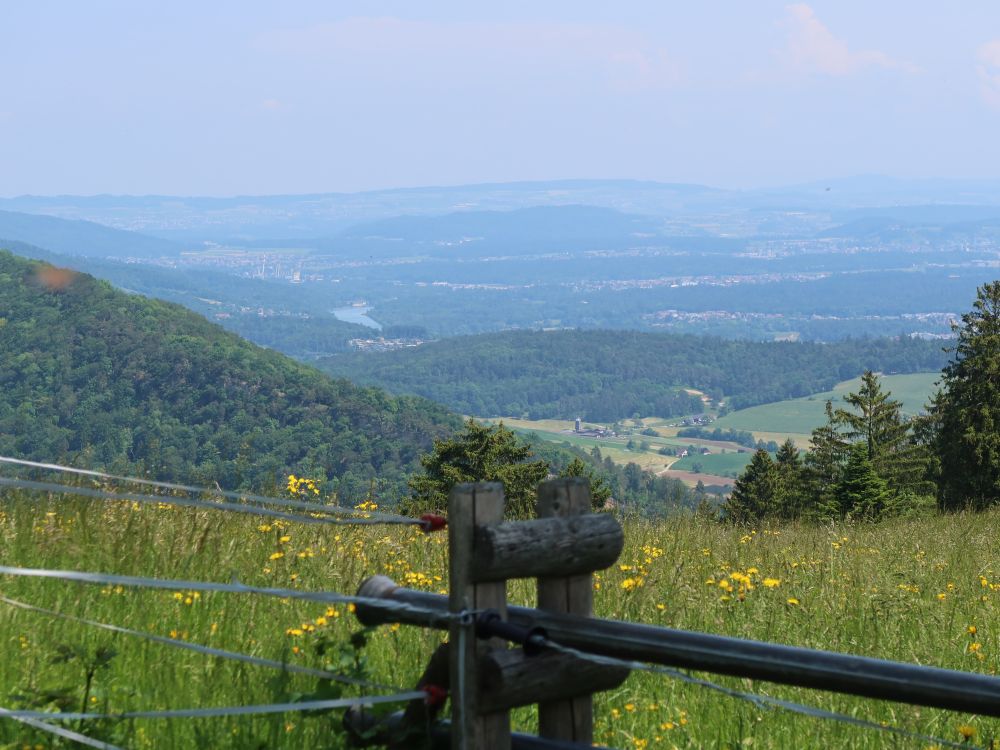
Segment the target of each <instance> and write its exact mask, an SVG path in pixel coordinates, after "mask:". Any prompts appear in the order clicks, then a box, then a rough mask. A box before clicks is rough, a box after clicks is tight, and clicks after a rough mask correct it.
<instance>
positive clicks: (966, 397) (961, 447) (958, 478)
mask: <svg viewBox="0 0 1000 750" xmlns="http://www.w3.org/2000/svg"><path fill="white" fill-rule="evenodd" d="M955 328H956V331H957V333H958V343H957V345H956V347H955V349H954V357H953V359H952V361H951V362H950V363H949V364H948V365H947V366H946V367H945V369H944V373H943V376H942V391H941V393H940V395H939V396H938V398H937V399H936V400H935V402H934V403H933V405H932V407H931V409H932V413H931V418H932V420H933V421H934V423H935V424H936V427H937V433H936V435H935V436H934V440H933V446H934V449H935V453H936V454H937V456H938V458H939V461H940V470H939V471H940V473H939V477H938V502H939V505H940V507H942V508H943V509H946V510H953V509H958V508H964V507H969V508H973V509H981V508H985V507H988V506H990V505H996V504H997V503H998V502H1000V281H993V282H990V283H988V284H985V285H983V286H982V287H980V288H979V289H978V290H977V292H976V301H975V303H973V307H972V310H971V311H970V312H968V313H965V314H964V315H963V316H962V323H961V325H957V326H956V327H955Z"/></svg>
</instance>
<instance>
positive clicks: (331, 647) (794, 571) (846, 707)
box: [0, 491, 1000, 750]
mask: <svg viewBox="0 0 1000 750" xmlns="http://www.w3.org/2000/svg"><path fill="white" fill-rule="evenodd" d="M3 497H4V504H3V512H2V514H0V564H2V565H5V566H21V567H32V568H51V569H65V570H81V571H101V572H106V573H120V574H129V575H142V576H150V577H155V578H173V579H185V580H198V581H210V580H211V581H222V582H227V583H228V582H230V581H231V580H233V579H236V580H238V581H240V582H242V583H245V584H249V585H255V586H270V587H276V588H280V587H287V588H290V589H295V590H297V591H302V592H304V591H332V592H342V593H353V592H354V591H355V590H356V588H357V586H358V584H359V583H360V582H361V581H362V580H363V579H364V578H365V577H366V576H368V575H371V574H376V573H378V574H385V575H388V576H390V577H392V578H394V579H395V580H397V581H399V582H401V583H403V584H404V585H407V586H410V587H413V588H418V589H423V590H428V591H435V592H444V591H446V590H447V587H448V581H447V574H446V570H447V560H446V555H447V536H446V533H447V532H439V533H434V534H430V535H425V534H423V533H421V532H419V531H415V530H413V529H412V527H399V526H389V527H380V526H365V527H344V526H328V525H319V524H307V525H306V524H301V523H294V522H285V521H280V520H273V519H271V520H269V519H261V518H256V517H250V516H245V515H234V514H224V513H222V512H221V511H217V510H202V509H187V508H174V507H172V506H168V505H161V506H137V505H132V504H130V503H121V502H113V503H108V502H107V501H87V500H82V499H63V500H56V499H55V498H54V497H52V496H49V495H26V494H15V493H12V492H9V491H4V493H3ZM623 523H624V526H625V533H626V546H625V550H624V552H623V554H622V556H621V558H620V559H619V561H618V564H616V565H615V566H613V567H611V568H610V569H608V570H606V571H603V572H601V573H600V574H599V575H598V576H597V577H596V579H595V584H594V585H595V589H596V590H595V607H596V614H597V616H599V617H605V618H616V619H623V620H629V621H633V622H645V623H652V624H656V625H663V626H669V627H674V628H685V629H690V630H695V631H702V632H710V633H720V634H724V635H729V636H735V637H740V638H750V639H760V640H769V641H774V642H779V643H788V644H794V645H799V646H807V647H814V648H824V649H831V650H837V651H844V652H850V653H856V654H863V655H866V656H876V657H884V658H887V659H896V660H900V661H905V662H912V663H921V664H928V665H936V666H941V667H948V668H952V669H961V670H968V671H975V672H981V673H986V674H995V673H996V671H997V668H998V667H1000V626H998V625H997V623H998V622H1000V563H998V561H1000V513H997V512H990V513H985V514H981V515H951V516H934V517H929V518H924V519H920V520H894V521H890V522H886V523H883V524H881V525H877V526H873V525H832V526H822V527H818V526H806V525H789V526H782V527H774V528H765V527H761V528H756V529H746V528H731V527H725V526H720V525H717V524H714V523H712V522H709V521H705V520H700V519H697V518H694V517H687V516H678V517H674V518H672V519H669V520H667V521H663V522H657V523H652V522H647V521H643V520H638V519H624V520H623ZM0 590H2V595H3V596H4V597H6V598H8V601H4V602H0V633H2V637H0V684H3V685H4V686H5V692H4V696H3V703H2V705H3V706H4V707H5V708H28V707H31V708H44V709H46V710H50V711H77V710H79V709H80V708H81V707H87V708H89V709H91V710H95V711H101V712H121V711H129V710H139V709H168V708H187V707H195V706H197V707H212V706H227V705H249V704H262V703H269V702H284V701H292V700H297V699H302V698H306V697H310V696H313V695H315V694H317V692H319V694H322V695H325V696H330V695H332V694H334V692H333V690H332V688H337V686H336V685H332V686H331V685H327V687H326V688H323V687H322V686H320V685H318V683H317V679H316V678H314V677H309V676H303V675H297V674H289V673H285V672H282V671H280V670H276V669H269V668H266V667H262V666H256V665H251V664H246V663H241V662H237V661H232V660H227V659H223V658H218V657H215V656H207V655H204V654H199V653H193V652H191V651H185V650H182V649H180V648H171V647H170V646H168V645H163V644H159V643H149V642H147V641H143V640H139V639H137V638H134V637H131V636H128V635H124V634H116V633H109V632H107V631H104V630H100V629H97V628H94V627H92V626H88V625H83V624H80V623H77V622H71V621H67V620H64V619H58V618H56V617H54V616H51V615H49V614H44V613H39V612H36V611H29V610H25V609H21V608H17V607H15V606H12V605H11V604H10V603H9V601H10V600H16V601H20V602H26V603H30V604H32V605H37V606H39V607H45V608H49V609H51V610H54V611H57V612H61V613H65V614H68V615H75V616H79V617H86V618H90V619H92V620H95V621H100V622H104V623H113V624H116V625H121V626H126V627H129V628H134V629H136V630H141V631H145V632H147V633H153V634H156V635H158V636H162V637H164V638H167V639H169V640H170V641H171V642H179V643H186V644H204V645H207V646H212V647H215V648H222V649H229V650H231V651H235V652H241V653H243V654H250V655H253V656H257V657H266V658H269V659H274V660H279V661H285V662H288V663H292V664H296V665H299V666H309V667H315V668H324V669H330V670H333V671H337V672H343V673H347V674H350V675H351V676H354V677H361V678H363V679H367V680H370V681H372V682H375V683H379V684H380V685H382V686H384V687H382V688H375V687H370V686H365V687H354V686H346V687H342V688H340V689H342V690H343V694H344V695H347V696H350V695H360V694H370V693H379V692H381V693H386V694H388V693H392V692H395V690H397V689H400V688H409V687H411V686H412V685H413V684H414V682H415V680H416V679H417V677H418V675H419V673H420V672H421V670H422V668H423V666H424V665H425V663H426V661H427V659H428V658H429V657H430V654H431V652H432V651H433V649H434V648H435V647H436V645H437V644H439V643H440V642H441V641H442V635H441V634H440V633H438V632H432V631H429V630H422V629H418V628H414V627H409V626H402V627H391V626H386V627H382V628H379V629H377V630H374V631H370V633H369V634H368V637H367V645H364V646H363V647H362V646H360V642H359V641H358V640H357V639H355V644H356V645H357V648H356V647H355V646H352V645H351V641H350V638H351V634H352V633H355V632H357V631H358V630H359V626H358V624H357V622H356V621H355V620H354V618H353V616H352V614H351V612H350V607H348V606H342V605H341V604H319V603H308V602H303V601H298V600H295V599H293V598H281V597H278V596H273V597H264V596H253V595H249V594H231V593H210V592H205V593H201V594H198V593H197V592H193V591H187V590H181V591H166V590H152V589H145V588H142V589H140V588H135V589H133V588H127V587H122V586H116V585H88V584H82V583H69V582H63V581H59V580H53V579H39V578H24V577H16V576H10V575H2V576H0ZM532 592H533V584H532V583H531V582H528V581H523V582H516V583H513V584H511V585H510V586H509V591H508V593H509V597H510V599H511V601H513V602H515V603H518V604H525V605H530V604H531V603H532V602H533V593H532ZM698 676H699V677H706V678H709V679H712V680H713V681H715V682H717V683H718V684H721V685H723V686H726V687H729V688H735V689H737V690H740V691H749V692H754V693H764V694H767V695H770V696H774V697H778V698H783V699H788V700H793V701H798V702H801V703H805V704H809V705H811V706H816V707H819V708H822V709H826V710H832V711H837V712H842V713H847V714H849V715H851V716H855V717H858V718H862V719H867V720H871V721H874V722H876V723H878V722H885V723H887V724H890V725H893V726H897V727H902V728H904V729H906V730H910V731H915V732H920V733H923V734H931V735H935V736H938V737H941V738H944V739H946V740H950V741H953V742H961V741H962V740H963V737H968V738H969V746H970V747H971V746H988V745H989V744H990V742H991V741H992V740H993V739H994V738H997V737H1000V722H998V721H995V720H986V719H983V718H980V717H976V716H969V715H963V714H960V713H951V712H944V711H937V710H929V709H917V708H911V707H909V706H906V705H901V704H895V703H888V702H880V701H873V700H863V699H854V698H848V697H843V696H835V695H832V694H827V693H823V692H818V691H811V690H805V689H795V688H783V687H779V686H776V685H772V684H767V683H761V682H751V681H749V680H739V679H729V678H715V677H711V676H710V675H703V674H699V675H698ZM318 688H319V690H318ZM324 691H325V692H324ZM595 713H596V737H595V739H596V741H597V742H598V743H600V744H603V745H606V746H610V747H616V748H629V749H630V750H636V749H641V748H661V747H662V748H694V747H731V748H736V747H741V748H745V747H751V746H752V747H755V748H796V749H797V748H802V747H852V748H899V747H928V746H932V745H933V742H932V741H931V740H926V741H924V740H920V741H917V740H913V739H912V738H902V739H901V738H898V737H894V736H892V735H889V734H887V733H884V732H879V731H873V730H871V729H864V728H859V727H854V726H848V725H845V724H841V723H835V722H832V721H829V720H821V719H817V718H811V717H805V716H800V715H797V714H793V713H789V712H787V711H785V710H781V709H764V708H760V707H758V706H756V705H754V704H751V703H749V702H746V701H743V700H738V699H736V698H733V697H730V696H727V695H724V694H722V693H720V692H717V691H713V690H711V689H707V688H705V687H703V686H700V685H693V684H689V683H685V682H682V681H679V680H676V679H672V678H669V677H667V676H664V675H657V674H648V673H634V674H633V675H632V676H631V677H630V678H629V679H628V680H627V681H626V682H625V683H624V685H622V686H621V687H620V688H618V689H616V690H613V691H611V692H608V693H605V694H601V695H599V696H598V697H597V699H596V704H595ZM340 718H341V714H340V712H339V711H334V712H329V713H313V714H302V713H284V714H275V715H270V716H256V717H253V716H243V717H223V718H211V719H205V718H196V719H155V720H153V719H134V720H129V721H103V722H88V721H84V722H73V723H72V724H71V725H70V726H71V728H72V729H74V730H77V731H83V732H85V733H87V734H89V735H91V736H93V737H97V738H100V739H104V740H106V741H109V742H114V743H116V744H119V745H122V746H125V747H129V748H189V747H211V748H233V749H235V748H248V747H254V748H259V747H267V748H303V747H315V748H340V747H343V746H344V744H343V739H342V737H341V736H340V735H339V729H338V727H339V725H340ZM532 722H533V715H532V712H531V711H530V710H521V711H518V712H516V714H515V725H516V728H517V729H519V730H522V731H534V726H533V723H532ZM54 742H55V744H54ZM59 742H60V741H58V740H56V741H54V740H53V738H52V736H51V735H47V734H43V733H41V732H39V731H36V730H34V729H31V728H27V727H25V726H23V725H20V724H16V723H14V722H13V721H11V720H4V721H2V722H0V745H2V746H4V747H15V748H20V747H24V746H28V747H36V746H41V747H45V748H49V747H62V746H64V745H61V744H59Z"/></svg>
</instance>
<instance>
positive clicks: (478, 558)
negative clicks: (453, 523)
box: [472, 513, 625, 582]
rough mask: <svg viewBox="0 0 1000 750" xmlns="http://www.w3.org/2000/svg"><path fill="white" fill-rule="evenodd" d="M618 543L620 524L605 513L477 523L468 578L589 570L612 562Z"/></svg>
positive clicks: (500, 578)
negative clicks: (493, 523) (470, 574)
mask: <svg viewBox="0 0 1000 750" xmlns="http://www.w3.org/2000/svg"><path fill="white" fill-rule="evenodd" d="M624 544H625V533H624V532H623V531H622V527H621V524H619V523H618V520H617V519H616V518H615V517H614V516H612V515H611V514H610V513H595V514H591V515H586V516H573V517H569V518H539V519H537V520H534V521H508V522H506V523H499V524H495V525H493V526H479V527H476V531H475V541H474V543H473V558H472V577H473V578H474V580H476V581H478V582H484V581H504V580H507V579H510V578H535V577H561V576H572V575H579V574H582V573H592V572H593V571H595V570H603V569H604V568H607V567H608V566H609V565H612V564H613V563H614V562H615V560H617V559H618V555H620V554H621V551H622V547H623V546H624Z"/></svg>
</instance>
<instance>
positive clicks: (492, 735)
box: [448, 482, 510, 750]
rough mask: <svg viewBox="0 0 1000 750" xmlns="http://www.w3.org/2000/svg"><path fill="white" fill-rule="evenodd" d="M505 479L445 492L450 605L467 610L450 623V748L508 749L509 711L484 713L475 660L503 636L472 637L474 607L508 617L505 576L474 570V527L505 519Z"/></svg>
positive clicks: (499, 643) (455, 611) (501, 644)
mask: <svg viewBox="0 0 1000 750" xmlns="http://www.w3.org/2000/svg"><path fill="white" fill-rule="evenodd" d="M503 509H504V496H503V485H502V484H500V483H498V482H489V483H477V484H460V485H458V486H457V487H455V488H454V489H453V490H452V491H451V496H450V497H449V498H448V558H449V560H448V577H449V580H448V586H449V595H448V605H449V606H448V608H449V610H450V611H451V612H452V614H458V613H461V612H466V613H469V614H468V616H467V617H465V618H464V619H462V620H453V621H452V623H451V625H450V627H449V628H448V643H449V649H450V658H451V669H450V676H451V704H452V721H451V738H452V741H451V746H452V749H453V750H475V748H496V749H497V750H510V712H509V710H508V711H503V710H499V711H495V712H493V713H484V712H483V711H482V709H481V707H480V706H479V705H478V704H479V700H478V695H477V691H478V688H479V661H480V658H481V657H482V656H485V655H486V654H487V653H488V652H489V650H490V648H491V647H492V648H506V647H507V644H506V643H505V642H503V641H496V642H494V641H491V642H490V643H480V642H478V641H477V639H476V632H475V615H474V614H472V613H473V612H474V611H476V610H482V609H494V610H496V611H498V612H499V613H500V615H501V617H503V618H504V619H506V617H507V585H506V581H505V580H504V579H502V578H501V579H495V578H494V579H493V580H491V581H483V580H482V579H481V578H479V577H477V576H476V575H475V573H474V567H475V563H476V557H475V553H476V533H477V532H478V531H480V530H484V529H488V528H489V527H490V526H494V525H496V524H499V523H500V522H502V521H503Z"/></svg>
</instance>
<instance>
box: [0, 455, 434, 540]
mask: <svg viewBox="0 0 1000 750" xmlns="http://www.w3.org/2000/svg"><path fill="white" fill-rule="evenodd" d="M0 464H7V465H9V466H20V467H24V468H33V469H41V470H45V471H53V472H59V473H63V474H71V475H76V476H83V477H90V478H92V479H104V480H108V481H115V482H125V483H128V484H135V485H139V486H146V487H157V488H159V489H166V490H171V491H174V492H186V493H189V494H195V495H203V496H207V497H219V498H227V499H229V500H234V501H237V502H233V503H227V502H224V501H221V500H217V501H213V502H209V501H206V500H194V499H189V498H179V497H176V496H173V495H149V494H136V493H125V494H119V493H114V492H108V491H106V490H100V489H94V488H86V487H75V486H72V485H65V484H59V483H56V482H37V481H30V480H25V479H20V478H0V486H6V487H11V488H15V489H24V490H37V491H41V492H54V493H64V494H74V495H82V496H85V497H91V498H95V499H104V500H122V501H126V502H138V503H150V502H153V503H164V504H172V505H183V506H187V507H195V508H210V509H213V510H228V511H234V512H241V513H256V514H257V515H267V516H272V517H277V518H284V519H286V520H290V521H299V522H303V523H344V524H350V525H355V524H356V525H368V524H388V525H393V524H400V525H404V526H419V527H422V528H426V527H427V526H428V525H429V524H428V519H427V518H413V517H410V516H401V515H398V514H395V513H381V512H374V511H365V510H359V509H357V508H345V507H342V506H339V505H328V504H325V503H314V502H309V501H307V500H295V499H290V498H281V497H270V496H267V495H257V494H253V493H249V492H233V491H231V490H223V489H219V488H214V489H213V488H209V487H196V486H194V485H189V484H176V483H173V482H159V481H155V480H152V479H142V478H139V477H128V476H122V475H119V474H108V473H105V472H102V471H94V470H91V469H77V468H74V467H72V466H64V465H62V464H53V463H41V462H38V461H27V460H24V459H20V458H11V457H10V456H0ZM267 505H271V506H276V507H284V508H296V509H298V510H306V511H312V512H313V513H318V514H323V515H325V516H335V517H339V518H340V520H337V519H334V518H316V517H315V516H306V515H279V514H278V512H277V511H273V510H267V509H261V508H258V507H257V506H267ZM428 530H431V529H428Z"/></svg>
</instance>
